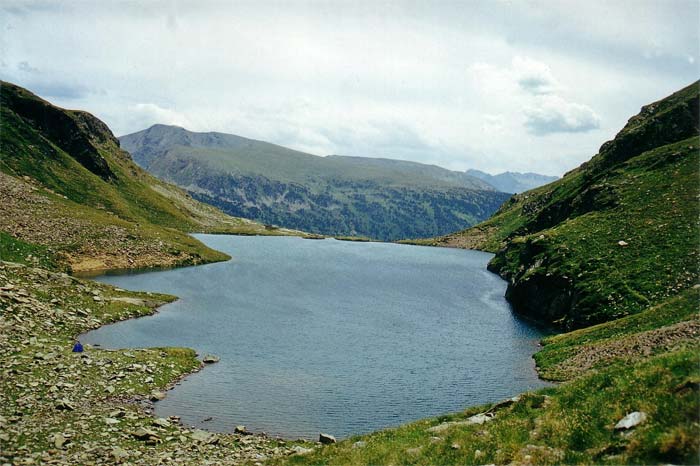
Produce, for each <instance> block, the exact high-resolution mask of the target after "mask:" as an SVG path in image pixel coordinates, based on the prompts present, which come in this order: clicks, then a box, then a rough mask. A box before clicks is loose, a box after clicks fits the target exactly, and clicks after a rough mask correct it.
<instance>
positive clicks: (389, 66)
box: [0, 0, 700, 175]
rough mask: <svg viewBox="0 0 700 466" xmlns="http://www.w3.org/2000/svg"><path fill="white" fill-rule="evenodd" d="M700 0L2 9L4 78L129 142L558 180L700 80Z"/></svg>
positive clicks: (23, 5)
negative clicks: (279, 148)
mask: <svg viewBox="0 0 700 466" xmlns="http://www.w3.org/2000/svg"><path fill="white" fill-rule="evenodd" d="M698 24H700V1H699V0H656V1H646V0H618V1H615V0H605V1H597V0H587V1H585V2H584V1H576V0H571V1H566V0H554V1H525V0H523V1H506V0H488V1H478V0H462V1H449V0H424V1H381V0H372V1H365V0H347V1H337V0H330V1H293V0H290V1H266V0H256V1H250V2H248V1H226V2H223V1H194V0H192V1H148V0H144V1H109V0H104V1H100V2H93V1H90V2H87V1H56V0H54V1H32V0H24V1H14V0H2V1H1V2H0V28H2V33H1V34H0V78H1V79H3V80H7V81H10V82H14V83H16V84H19V85H21V86H24V87H26V88H28V89H29V90H31V91H33V92H34V93H36V94H38V95H39V96H41V97H43V98H45V99H47V100H49V101H51V102H52V103H54V104H56V105H59V106H62V107H66V108H73V109H81V110H86V111H89V112H90V113H92V114H94V115H96V116H97V117H98V118H100V119H102V120H103V121H105V122H106V123H107V124H108V125H109V126H110V128H111V129H112V131H113V132H114V133H115V134H116V135H118V136H121V135H124V134H128V133H132V132H136V131H140V130H142V129H145V128H148V127H149V126H151V125H153V124H156V123H161V124H173V125H178V126H182V127H185V128H187V129H189V130H192V131H220V132H225V133H232V134H237V135H240V136H245V137H249V138H253V139H260V140H264V141H269V142H273V143H276V144H280V145H283V146H287V147H291V148H294V149H297V150H301V151H305V152H309V153H312V154H316V155H329V154H339V155H353V156H365V157H386V158H394V159H405V160H413V161H416V162H422V163H430V164H436V165H440V166H443V167H446V168H449V169H453V170H466V169H469V168H475V169H480V170H483V171H487V172H490V173H498V172H501V171H506V170H510V171H532V172H536V173H542V174H549V175H562V174H563V173H564V172H566V171H568V170H570V169H572V168H575V167H576V166H578V165H579V164H581V163H582V162H584V161H586V160H588V159H589V158H590V157H591V156H593V155H594V154H595V153H596V152H597V151H598V148H599V147H600V146H601V144H602V143H603V142H605V141H606V140H609V139H611V138H613V137H614V135H615V134H616V133H617V132H618V131H619V130H620V129H621V128H622V127H623V126H624V124H625V123H626V121H627V120H628V119H629V118H630V117H631V116H632V115H635V114H636V113H638V112H639V110H640V107H641V106H642V105H646V104H648V103H651V102H653V101H655V100H659V99H661V98H663V97H665V96H667V95H669V94H671V93H672V92H674V91H676V90H678V89H680V88H682V87H684V86H686V85H688V84H690V83H691V82H693V81H695V80H697V79H698V78H699V77H700V69H699V63H700V56H699V51H698V48H699V41H700V39H699V32H698V29H699V28H698Z"/></svg>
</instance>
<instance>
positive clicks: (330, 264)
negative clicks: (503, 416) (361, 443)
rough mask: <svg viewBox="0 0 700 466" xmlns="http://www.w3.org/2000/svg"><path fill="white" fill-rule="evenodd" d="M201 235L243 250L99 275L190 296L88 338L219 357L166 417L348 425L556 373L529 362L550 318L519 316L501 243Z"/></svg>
mask: <svg viewBox="0 0 700 466" xmlns="http://www.w3.org/2000/svg"><path fill="white" fill-rule="evenodd" d="M195 236H196V237H197V238H198V239H200V240H201V241H203V242H204V243H205V244H207V245H208V246H210V247H212V248H214V249H218V250H220V251H224V252H226V253H228V254H229V255H231V256H232V257H233V259H232V260H230V261H228V262H221V263H215V264H208V265H203V266H197V267H186V268H179V269H172V270H164V271H151V272H141V273H131V274H107V275H102V276H99V277H95V279H96V280H97V281H100V282H103V283H109V284H111V285H114V286H117V287H120V288H125V289H130V290H142V291H151V292H161V293H169V294H174V295H177V296H178V297H179V298H180V299H179V300H177V301H175V302H173V303H171V304H167V305H165V306H163V307H161V308H160V309H159V312H158V313H156V314H154V315H152V316H148V317H142V318H139V319H132V320H128V321H124V322H119V323H116V324H112V325H107V326H104V327H102V328H99V329H97V330H95V331H92V332H89V333H87V334H85V335H83V336H81V339H82V342H83V343H88V344H92V345H95V344H99V345H100V346H101V347H105V348H143V347H162V346H185V347H190V348H193V349H195V350H196V351H197V352H198V353H199V355H200V356H204V355H205V354H214V355H217V356H218V357H220V362H218V363H216V364H210V365H207V366H206V367H205V368H204V369H203V370H201V371H200V372H197V373H194V374H191V375H190V376H188V377H187V378H186V379H184V380H183V381H182V382H181V383H180V384H178V385H177V386H176V387H175V388H174V389H173V390H171V391H169V392H168V396H167V397H166V398H165V399H164V400H162V401H159V402H157V403H155V414H156V416H159V417H167V416H170V415H178V416H181V418H182V421H183V423H184V424H185V425H191V426H195V427H198V428H203V429H208V430H212V431H221V432H224V431H227V432H230V431H232V430H233V428H234V426H236V425H245V426H246V428H247V430H248V431H251V432H266V433H268V434H269V435H275V436H280V437H283V438H297V437H302V438H309V439H317V438H318V434H319V432H326V433H329V434H333V435H335V436H336V437H338V438H345V437H348V436H351V435H354V434H361V433H367V432H371V431H374V430H378V429H383V428H388V427H392V426H397V425H399V424H402V423H406V422H409V421H413V420H417V419H420V418H424V417H430V416H437V415H440V414H444V413H448V412H454V411H459V410H462V409H464V408H466V407H468V406H470V405H474V404H481V403H486V402H495V401H499V400H502V399H504V398H508V397H512V396H514V395H516V394H518V393H521V392H523V391H527V390H531V389H536V388H540V387H542V386H545V385H546V383H545V382H543V381H541V380H539V379H538V378H537V374H536V372H535V367H534V361H533V359H532V354H533V353H534V352H535V351H536V350H537V344H538V341H539V340H540V339H541V338H542V336H543V331H542V330H541V329H538V328H537V327H535V326H533V325H532V324H531V323H529V322H527V321H524V320H521V319H520V318H518V317H517V316H515V315H514V314H513V313H512V311H511V309H510V306H509V304H508V302H507V301H506V300H505V298H504V297H503V295H504V292H505V288H506V282H504V281H503V280H502V279H501V278H499V277H498V276H496V275H494V274H492V273H490V272H488V271H487V270H486V264H487V263H488V261H489V259H490V258H491V257H492V255H491V254H488V253H483V252H478V251H467V250H459V249H445V248H430V247H421V246H408V245H398V244H387V243H366V242H348V241H337V240H331V239H326V240H308V239H301V238H296V237H245V236H226V235H195Z"/></svg>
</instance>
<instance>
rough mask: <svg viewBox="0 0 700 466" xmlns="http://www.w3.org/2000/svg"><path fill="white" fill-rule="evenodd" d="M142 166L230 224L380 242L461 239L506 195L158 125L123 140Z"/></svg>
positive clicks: (373, 163)
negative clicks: (238, 219) (458, 234)
mask: <svg viewBox="0 0 700 466" xmlns="http://www.w3.org/2000/svg"><path fill="white" fill-rule="evenodd" d="M120 142H121V144H122V147H123V148H124V149H125V150H127V151H129V152H130V153H131V155H132V156H133V158H134V161H136V162H137V163H138V164H139V165H141V166H142V167H143V168H145V169H146V170H148V171H149V172H151V173H152V174H154V175H155V176H158V177H159V178H161V179H163V180H166V181H169V182H172V183H175V184H177V185H179V186H180V187H182V188H184V189H186V190H188V191H189V192H190V193H191V194H192V196H193V197H195V198H197V199H198V200H201V201H204V202H207V203H210V204H212V205H214V206H217V207H219V208H220V209H221V210H223V211H224V212H227V213H229V214H231V215H236V216H242V217H247V218H251V219H254V220H257V221H261V222H264V223H267V224H277V225H282V226H285V227H289V228H296V229H301V230H304V231H309V232H313V233H321V234H328V235H352V236H366V237H370V238H374V239H381V240H396V239H402V238H417V237H424V236H432V235H438V234H444V233H448V232H451V231H455V230H458V229H461V228H465V227H467V226H470V225H473V224H475V223H477V222H479V221H481V220H484V219H486V218H488V216H489V215H491V214H492V213H493V212H494V211H495V210H496V209H497V208H498V207H499V206H500V205H501V204H502V203H503V202H504V201H505V200H506V199H507V198H508V197H509V195H508V194H506V193H503V192H499V191H498V190H496V189H495V188H494V187H493V186H492V185H491V184H489V183H487V182H485V181H483V180H480V179H479V178H477V177H474V176H471V175H469V174H467V173H464V172H456V171H450V170H447V169H444V168H440V167H437V166H434V165H425V164H420V163H415V162H408V161H402V160H391V159H380V158H368V157H348V156H338V155H331V156H327V157H319V156H316V155H311V154H307V153H303V152H299V151H295V150H292V149H288V148H285V147H282V146H278V145H275V144H270V143H267V142H263V141H257V140H253V139H247V138H243V137H240V136H235V135H232V134H224V133H215V132H211V133H195V132H191V131H187V130H185V129H183V128H180V127H176V126H166V125H155V126H152V127H150V128H148V129H146V130H144V131H139V132H137V133H133V134H129V135H126V136H122V137H121V138H120Z"/></svg>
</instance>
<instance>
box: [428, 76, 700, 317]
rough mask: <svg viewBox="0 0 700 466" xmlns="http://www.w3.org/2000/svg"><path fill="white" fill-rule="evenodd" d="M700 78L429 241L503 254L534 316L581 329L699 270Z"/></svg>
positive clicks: (521, 308) (676, 286) (670, 290)
mask: <svg viewBox="0 0 700 466" xmlns="http://www.w3.org/2000/svg"><path fill="white" fill-rule="evenodd" d="M699 150H700V142H699V140H698V84H697V83H695V84H693V85H691V86H689V87H687V88H685V89H683V90H681V91H679V92H677V93H675V94H673V95H672V96H670V97H668V98H666V99H664V100H662V101H659V102H656V103H654V104H651V105H648V106H646V107H644V109H643V110H642V112H641V113H640V114H639V115H637V116H635V117H633V118H632V119H630V121H629V122H628V124H627V125H626V126H625V128H624V129H623V130H622V131H620V133H619V134H618V135H617V136H616V138H615V139H614V140H613V141H610V142H607V143H605V144H604V145H603V146H602V147H601V150H600V153H599V154H598V155H596V156H595V157H594V158H593V159H591V161H589V162H587V163H585V164H583V165H582V166H581V167H579V168H577V169H575V170H573V171H571V172H570V173H568V174H566V175H565V176H564V178H562V179H561V180H558V181H556V182H554V183H551V184H549V185H546V186H543V187H540V188H537V189H535V190H532V191H528V192H526V193H523V194H520V195H517V196H514V197H513V198H511V200H510V201H508V202H507V203H505V204H504V206H503V207H502V208H501V209H500V210H499V211H498V212H497V213H496V214H495V215H494V216H493V217H492V218H491V219H489V220H488V221H486V222H484V223H482V224H479V225H477V226H475V227H474V228H471V229H468V230H466V231H463V232H460V233H457V234H452V235H447V236H445V237H441V238H436V239H434V240H426V241H425V242H424V243H427V244H437V245H448V246H458V247H459V246H462V247H472V248H477V249H484V250H488V251H492V252H495V253H496V257H495V258H494V259H493V260H492V261H491V263H490V264H489V268H490V269H491V270H492V271H494V272H497V273H499V274H500V275H502V276H503V277H504V278H505V279H507V280H508V281H509V287H508V292H507V296H508V298H509V299H510V301H511V302H512V303H513V305H514V307H515V309H516V310H517V311H518V312H520V313H523V314H525V315H527V316H529V317H532V318H535V319H538V320H542V321H545V322H547V323H554V324H556V325H558V326H560V327H563V328H576V327H582V326H587V325H591V324H595V323H598V322H604V321H607V320H610V319H614V318H618V317H622V316H625V315H627V314H633V313H636V312H639V311H641V310H642V309H645V308H646V307H648V306H650V305H653V304H654V303H658V302H660V301H662V300H664V299H665V298H667V297H671V296H674V295H675V294H677V293H678V292H679V291H681V290H683V289H686V288H688V287H689V286H691V285H693V284H694V283H696V282H697V280H698V267H697V264H698V238H699V236H698V232H699V231H700V230H699V224H698V218H699V215H700V209H699V204H698V194H699V193H700V188H699V185H698V179H699V178H698V176H699V175H698V164H699V163H700V162H699Z"/></svg>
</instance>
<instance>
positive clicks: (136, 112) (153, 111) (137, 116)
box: [128, 103, 193, 129]
mask: <svg viewBox="0 0 700 466" xmlns="http://www.w3.org/2000/svg"><path fill="white" fill-rule="evenodd" d="M128 118H129V119H130V120H131V121H132V123H133V124H137V125H138V126H139V127H142V128H144V129H145V128H148V127H150V126H152V125H154V124H156V123H161V124H164V125H175V126H181V127H183V128H192V126H193V125H192V121H191V120H190V119H189V118H187V117H186V116H185V115H183V114H181V113H179V112H176V111H174V110H171V109H168V108H163V107H160V106H158V105H156V104H154V103H138V104H134V105H132V106H131V107H129V113H128Z"/></svg>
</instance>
